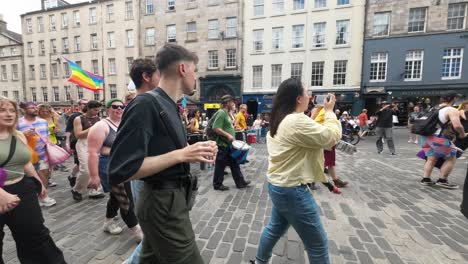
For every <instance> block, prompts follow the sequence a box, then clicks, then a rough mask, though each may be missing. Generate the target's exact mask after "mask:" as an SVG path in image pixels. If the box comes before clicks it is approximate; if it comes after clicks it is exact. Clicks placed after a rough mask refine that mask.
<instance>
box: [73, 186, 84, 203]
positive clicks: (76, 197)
mask: <svg viewBox="0 0 468 264" xmlns="http://www.w3.org/2000/svg"><path fill="white" fill-rule="evenodd" d="M71 193H72V196H73V200H75V201H77V202H80V201H82V200H83V195H81V193H79V192H76V191H75V190H73V189H72V190H71Z"/></svg>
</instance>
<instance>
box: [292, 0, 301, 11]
mask: <svg viewBox="0 0 468 264" xmlns="http://www.w3.org/2000/svg"><path fill="white" fill-rule="evenodd" d="M302 9H304V0H293V10H302Z"/></svg>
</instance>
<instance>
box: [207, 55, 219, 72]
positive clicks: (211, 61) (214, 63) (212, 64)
mask: <svg viewBox="0 0 468 264" xmlns="http://www.w3.org/2000/svg"><path fill="white" fill-rule="evenodd" d="M208 69H210V70H213V69H218V51H217V50H210V51H208Z"/></svg>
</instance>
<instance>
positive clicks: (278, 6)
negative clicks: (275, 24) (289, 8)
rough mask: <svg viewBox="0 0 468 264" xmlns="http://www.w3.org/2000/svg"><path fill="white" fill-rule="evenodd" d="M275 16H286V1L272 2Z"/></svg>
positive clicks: (276, 0)
mask: <svg viewBox="0 0 468 264" xmlns="http://www.w3.org/2000/svg"><path fill="white" fill-rule="evenodd" d="M272 8H273V15H282V14H284V0H272Z"/></svg>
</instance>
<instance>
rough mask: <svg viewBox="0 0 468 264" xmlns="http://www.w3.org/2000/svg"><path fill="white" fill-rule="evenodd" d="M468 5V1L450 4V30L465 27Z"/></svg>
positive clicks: (448, 23)
mask: <svg viewBox="0 0 468 264" xmlns="http://www.w3.org/2000/svg"><path fill="white" fill-rule="evenodd" d="M467 6H468V4H467V3H456V4H449V7H448V17H447V29H448V30H458V29H464V28H465V18H466V13H467V10H466V9H467Z"/></svg>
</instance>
